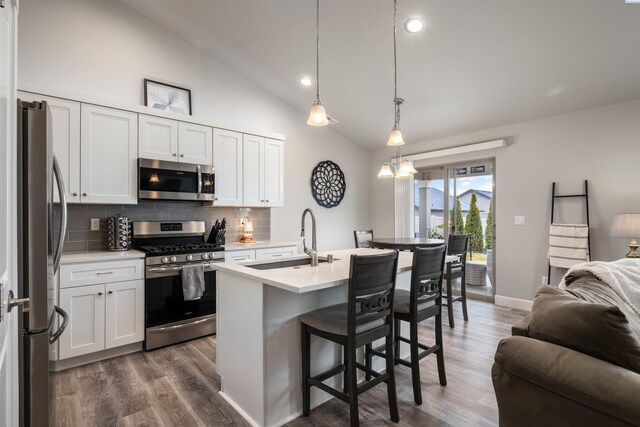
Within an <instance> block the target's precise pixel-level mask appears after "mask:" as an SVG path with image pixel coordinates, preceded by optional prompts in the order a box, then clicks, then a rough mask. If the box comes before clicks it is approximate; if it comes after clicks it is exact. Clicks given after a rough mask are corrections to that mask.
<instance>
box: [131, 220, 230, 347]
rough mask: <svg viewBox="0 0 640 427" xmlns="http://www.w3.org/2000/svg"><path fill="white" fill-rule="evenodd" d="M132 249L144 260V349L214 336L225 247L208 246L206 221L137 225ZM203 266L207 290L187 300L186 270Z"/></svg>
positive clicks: (146, 222)
mask: <svg viewBox="0 0 640 427" xmlns="http://www.w3.org/2000/svg"><path fill="white" fill-rule="evenodd" d="M133 247H134V248H135V249H137V250H139V251H142V252H144V253H145V254H146V258H145V340H144V349H145V350H153V349H156V348H159V347H164V346H167V345H170V344H175V343H178V342H181V341H187V340H190V339H194V338H199V337H203V336H206V335H211V334H215V332H216V274H215V270H214V269H213V264H214V263H216V262H223V261H224V247H223V246H219V245H215V244H211V243H205V224H204V221H137V222H134V223H133ZM190 264H203V266H204V281H205V290H204V293H203V295H202V297H201V298H199V299H197V300H191V301H185V299H184V296H183V292H182V267H183V266H184V265H190Z"/></svg>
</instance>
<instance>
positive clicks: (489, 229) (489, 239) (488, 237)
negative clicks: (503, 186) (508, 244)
mask: <svg viewBox="0 0 640 427" xmlns="http://www.w3.org/2000/svg"><path fill="white" fill-rule="evenodd" d="M484 241H485V244H486V248H487V249H493V203H489V213H488V214H487V225H486V227H485V229H484Z"/></svg>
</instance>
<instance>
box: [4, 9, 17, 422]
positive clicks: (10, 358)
mask: <svg viewBox="0 0 640 427" xmlns="http://www.w3.org/2000/svg"><path fill="white" fill-rule="evenodd" d="M0 21H1V22H0V43H2V44H3V45H2V46H1V47H0V67H2V69H1V70H0V96H1V97H3V98H6V100H5V102H3V103H2V104H3V105H4V107H5V108H2V106H1V105H0V125H1V126H0V129H2V131H1V132H0V170H3V172H2V173H1V176H0V206H1V207H0V209H2V212H1V214H0V228H1V229H2V232H1V233H0V258H1V260H2V261H0V290H1V291H0V317H1V318H2V321H1V322H0V379H2V381H1V382H0V408H2V409H3V410H0V425H7V426H17V425H19V422H20V421H19V420H20V408H19V402H20V398H19V396H20V392H21V390H20V388H19V363H18V362H19V354H18V340H19V339H21V336H20V333H19V331H18V313H19V312H20V310H12V311H11V313H8V312H7V303H8V301H7V296H8V293H9V291H10V290H11V291H12V292H13V293H14V295H17V292H18V289H17V283H18V280H17V279H18V276H17V254H16V251H17V230H16V228H17V227H16V224H17V217H16V215H17V213H16V206H17V204H16V197H17V196H16V190H17V163H16V162H17V160H16V151H17V140H16V135H17V133H16V127H17V107H16V94H17V78H16V75H17V34H18V32H17V30H18V28H17V26H18V24H17V22H18V0H6V1H5V4H4V7H3V8H1V9H0Z"/></svg>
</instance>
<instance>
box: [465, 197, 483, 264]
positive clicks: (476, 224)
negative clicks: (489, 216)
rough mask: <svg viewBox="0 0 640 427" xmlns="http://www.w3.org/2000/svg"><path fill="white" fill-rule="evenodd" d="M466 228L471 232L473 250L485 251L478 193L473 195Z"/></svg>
mask: <svg viewBox="0 0 640 427" xmlns="http://www.w3.org/2000/svg"><path fill="white" fill-rule="evenodd" d="M464 230H465V232H466V233H467V234H469V246H470V249H471V251H472V252H484V242H483V240H484V239H483V237H484V236H483V235H482V234H483V233H482V219H481V218H480V210H478V198H477V197H476V194H475V193H473V194H472V195H471V203H470V204H469V212H467V222H466V224H465V225H464Z"/></svg>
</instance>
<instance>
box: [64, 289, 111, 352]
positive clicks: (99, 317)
mask: <svg viewBox="0 0 640 427" xmlns="http://www.w3.org/2000/svg"><path fill="white" fill-rule="evenodd" d="M104 300H105V295H104V285H91V286H81V287H77V288H67V289H62V290H61V291H60V307H61V308H62V309H63V310H64V311H66V312H67V313H68V314H69V324H68V325H67V330H66V331H64V333H63V334H62V335H61V336H60V349H59V354H60V359H67V358H69V357H75V356H81V355H83V354H88V353H94V352H96V351H100V350H104V333H105V330H104V322H105V316H104V314H105V313H104V311H105V303H104Z"/></svg>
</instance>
